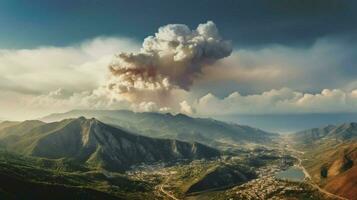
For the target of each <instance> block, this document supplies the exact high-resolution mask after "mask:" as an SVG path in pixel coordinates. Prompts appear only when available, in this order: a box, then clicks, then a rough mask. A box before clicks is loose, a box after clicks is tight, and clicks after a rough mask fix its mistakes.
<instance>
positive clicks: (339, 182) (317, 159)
mask: <svg viewBox="0 0 357 200" xmlns="http://www.w3.org/2000/svg"><path fill="white" fill-rule="evenodd" d="M291 137H292V138H291V139H292V141H294V144H295V147H296V148H297V149H299V150H301V151H304V152H305V153H304V155H303V158H304V161H303V165H304V166H305V167H306V169H307V170H308V171H309V173H310V174H311V176H312V179H313V180H314V181H316V182H318V183H319V184H321V185H322V186H323V187H324V188H325V189H326V190H328V191H330V192H332V193H335V194H338V195H341V196H344V197H346V198H349V199H353V197H356V196H357V123H344V124H340V125H338V126H334V125H329V126H325V127H321V128H314V129H309V130H306V131H301V132H298V133H295V134H293V135H292V136H291Z"/></svg>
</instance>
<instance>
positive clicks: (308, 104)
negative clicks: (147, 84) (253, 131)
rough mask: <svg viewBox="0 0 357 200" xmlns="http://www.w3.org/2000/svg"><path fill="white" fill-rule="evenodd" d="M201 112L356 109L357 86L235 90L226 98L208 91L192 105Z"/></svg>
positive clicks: (212, 114) (343, 110) (288, 111)
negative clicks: (306, 90)
mask: <svg viewBox="0 0 357 200" xmlns="http://www.w3.org/2000/svg"><path fill="white" fill-rule="evenodd" d="M186 106H187V105H186ZM190 106H191V107H192V108H194V109H195V110H196V112H197V114H198V115H208V116H214V115H216V116H217V115H230V114H243V115H244V114H248V115H251V114H258V115H259V114H298V113H339V112H347V113H348V112H355V110H356V108H357V90H352V91H351V92H346V91H343V90H340V89H333V90H331V89H324V90H322V91H321V92H320V93H315V94H313V93H303V92H298V91H294V90H292V89H290V88H282V89H279V90H274V89H273V90H270V91H266V92H263V93H261V94H253V95H245V96H244V95H241V94H240V93H239V92H234V93H232V94H230V95H229V96H227V97H225V98H218V97H216V96H214V95H213V94H207V95H205V96H203V97H201V98H199V99H197V100H196V101H195V102H194V103H193V104H192V105H190Z"/></svg>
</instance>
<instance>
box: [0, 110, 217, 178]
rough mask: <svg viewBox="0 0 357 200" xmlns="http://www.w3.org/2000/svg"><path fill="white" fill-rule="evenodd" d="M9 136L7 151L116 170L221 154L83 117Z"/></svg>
mask: <svg viewBox="0 0 357 200" xmlns="http://www.w3.org/2000/svg"><path fill="white" fill-rule="evenodd" d="M13 128H14V127H13ZM15 128H16V127H15ZM9 137H11V135H10V136H8V137H5V138H3V140H0V142H1V143H0V144H3V146H5V148H7V149H8V150H13V151H15V152H19V153H22V154H26V155H30V156H37V157H44V158H50V159H59V158H69V159H74V160H77V161H79V162H83V163H86V164H88V165H90V166H92V167H95V168H104V169H108V170H113V171H118V170H125V169H128V168H129V167H130V166H132V165H135V164H140V163H143V162H144V163H152V162H157V161H174V160H177V159H201V158H210V157H216V156H219V154H220V153H219V151H217V150H215V149H213V148H210V147H207V146H205V145H202V144H200V143H196V142H194V143H187V142H182V141H178V140H170V139H156V138H150V137H146V136H142V135H137V134H133V133H129V132H127V131H125V130H124V129H119V128H116V127H113V126H110V125H107V124H105V123H102V122H100V121H99V120H97V119H95V118H92V119H86V118H84V117H79V118H76V119H66V120H63V121H60V122H53V123H48V124H43V125H41V126H38V127H34V128H33V129H32V130H30V131H26V133H24V134H22V135H21V137H16V138H13V139H12V140H8V138H9Z"/></svg>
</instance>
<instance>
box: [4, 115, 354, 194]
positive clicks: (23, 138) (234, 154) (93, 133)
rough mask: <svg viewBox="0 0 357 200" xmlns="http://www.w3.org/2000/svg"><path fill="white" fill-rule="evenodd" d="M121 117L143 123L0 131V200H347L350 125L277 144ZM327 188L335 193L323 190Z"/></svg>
mask: <svg viewBox="0 0 357 200" xmlns="http://www.w3.org/2000/svg"><path fill="white" fill-rule="evenodd" d="M76 112H77V111H76ZM98 112H99V111H98ZM124 112H126V113H130V115H132V116H131V117H132V118H133V119H134V118H135V120H138V119H139V118H141V120H140V121H141V122H143V123H140V124H137V125H136V126H137V127H132V126H133V125H135V123H133V122H130V123H131V124H130V125H127V126H125V128H123V127H121V125H123V124H125V123H129V122H128V121H125V123H124V122H123V121H121V120H120V118H119V117H116V119H115V120H112V121H111V122H112V123H111V124H106V123H103V122H101V121H100V120H98V119H95V118H89V117H93V116H85V117H78V118H69V119H68V118H67V119H58V120H59V121H53V122H47V123H46V122H43V121H39V120H29V121H23V122H8V121H5V122H2V123H0V147H1V151H0V176H1V178H2V179H3V180H8V182H9V183H11V184H8V185H6V186H5V185H1V186H0V197H4V198H5V199H28V198H27V196H22V195H21V194H20V193H18V192H16V191H18V188H17V186H19V187H24V188H27V189H26V190H23V191H22V193H24V194H28V197H29V198H32V199H33V198H35V199H36V198H37V199H41V197H43V196H46V195H48V194H47V192H48V191H52V192H53V193H59V195H58V196H57V198H58V199H63V198H82V199H158V200H160V199H162V200H166V199H168V200H169V199H171V200H178V199H180V200H225V199H252V200H254V199H314V200H315V199H317V200H318V199H321V200H323V199H331V200H332V199H353V196H351V195H354V193H353V191H355V190H354V188H355V185H354V180H353V176H354V175H355V173H354V171H353V170H354V169H355V166H354V165H353V159H355V157H354V156H355V153H354V152H355V149H356V143H355V140H354V139H355V125H354V124H350V125H341V126H342V128H341V127H325V128H321V129H316V130H312V131H309V130H307V131H305V132H303V133H295V134H292V135H278V134H273V133H268V132H264V131H262V130H258V129H254V128H251V127H244V126H240V125H235V124H227V123H224V122H219V121H215V120H211V119H199V118H198V119H196V118H191V117H188V116H184V115H179V116H173V115H167V114H151V113H143V114H140V113H139V114H134V113H131V112H128V111H124ZM110 114H111V116H112V117H114V116H113V113H111V112H110ZM115 114H116V113H115ZM97 115H98V114H97ZM120 115H122V114H120ZM55 116H58V115H55ZM152 116H156V118H155V120H154V119H153V118H152ZM52 117H53V116H52ZM101 117H102V118H106V117H105V116H101ZM167 117H168V118H167ZM121 118H123V116H121ZM47 119H49V118H47ZM150 120H151V121H150ZM165 122H167V124H165ZM157 123H161V124H165V126H166V128H171V129H172V130H171V131H169V132H166V136H167V137H164V136H162V135H161V136H159V135H157V134H154V136H151V135H150V136H149V135H148V134H147V133H146V134H144V135H143V134H141V132H139V133H136V132H135V130H138V129H139V128H140V129H141V130H142V131H143V130H144V129H145V130H147V131H148V133H152V132H155V131H156V130H157V129H158V128H157V127H155V126H154V124H157ZM207 125H209V129H207V127H206V126H207ZM179 126H182V127H185V129H177V127H179ZM130 127H131V128H130ZM161 127H162V126H161ZM175 128H176V129H175ZM188 128H190V129H192V130H195V132H200V135H201V136H200V137H197V135H195V133H194V132H193V135H191V136H193V137H196V138H200V140H199V142H196V141H192V138H193V137H192V138H191V139H188V140H185V141H181V140H180V137H181V136H180V135H181V134H182V133H183V132H180V130H181V131H182V130H187V129H188ZM207 130H210V131H208V132H207V133H206V131H207ZM214 130H220V131H221V132H220V134H225V136H223V137H219V135H217V134H215V133H214ZM234 131H236V133H237V135H238V136H239V137H238V136H236V135H232V134H234V133H235V132H234ZM337 131H339V132H337ZM317 133H318V134H317ZM205 134H207V135H205ZM250 134H251V135H250ZM341 135H342V136H341ZM319 137H324V138H326V139H323V140H320V139H321V138H319ZM202 138H212V141H215V142H214V143H212V142H207V140H206V139H202ZM222 138H224V140H228V138H230V140H231V141H230V142H228V143H223V142H222V141H224V140H222ZM239 138H243V140H241V141H236V140H238V139H239ZM306 138H308V139H306ZM336 138H338V139H337V140H336ZM218 141H219V142H218ZM200 142H203V143H204V144H201V143H200ZM213 144H216V145H213ZM224 144H226V145H224ZM315 146H318V147H319V148H315ZM334 148H337V149H338V150H339V151H333V152H330V151H332V149H334ZM329 152H330V153H329ZM317 154H319V156H317ZM325 154H326V155H325ZM331 155H334V156H331ZM340 155H342V158H341V157H340ZM343 155H344V156H343ZM324 156H326V157H324ZM316 158H319V160H317V159H316ZM332 159H337V160H338V161H336V160H332ZM341 159H342V160H341ZM350 160H352V161H350ZM336 166H337V167H336ZM338 167H340V169H339V168H338ZM325 168H327V169H328V175H327V176H326V177H327V178H324V174H323V173H322V172H323V169H325ZM336 168H337V170H336ZM341 170H343V171H341ZM331 171H332V173H331ZM291 173H297V174H299V175H296V174H291ZM331 174H332V175H331ZM296 177H299V178H296ZM343 181H345V182H343ZM346 181H347V183H346ZM337 182H338V184H339V187H340V189H339V190H335V189H334V188H331V184H337ZM346 187H347V188H346ZM341 191H349V192H348V193H347V192H341ZM351 191H352V192H351ZM63 195H65V196H63ZM54 199H56V198H54Z"/></svg>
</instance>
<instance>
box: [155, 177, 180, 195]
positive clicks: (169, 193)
mask: <svg viewBox="0 0 357 200" xmlns="http://www.w3.org/2000/svg"><path fill="white" fill-rule="evenodd" d="M170 178H171V177H170V175H168V176H167V178H166V179H165V181H164V182H163V183H162V184H161V185H160V186H159V189H160V191H161V192H162V193H163V194H164V195H166V196H167V197H169V198H170V199H173V200H179V199H178V198H176V197H175V196H174V195H172V194H171V192H169V191H166V190H165V189H164V186H165V184H166V183H168V182H169V180H170Z"/></svg>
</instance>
